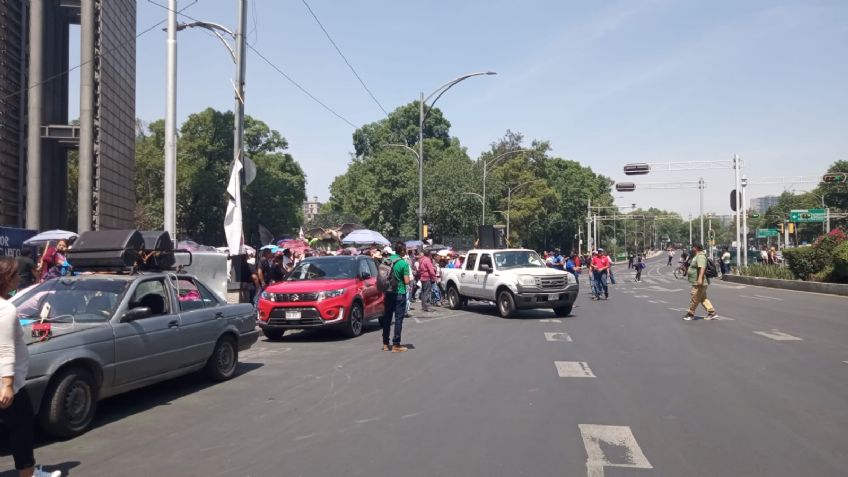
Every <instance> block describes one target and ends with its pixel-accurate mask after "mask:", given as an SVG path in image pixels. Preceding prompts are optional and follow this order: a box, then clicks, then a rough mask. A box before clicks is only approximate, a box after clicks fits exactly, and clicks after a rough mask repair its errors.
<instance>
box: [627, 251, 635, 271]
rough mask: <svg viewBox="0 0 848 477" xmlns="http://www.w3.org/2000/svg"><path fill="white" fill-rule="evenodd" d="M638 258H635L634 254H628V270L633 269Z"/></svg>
mask: <svg viewBox="0 0 848 477" xmlns="http://www.w3.org/2000/svg"><path fill="white" fill-rule="evenodd" d="M635 258H636V257H634V256H633V254H632V253H628V254H627V269H628V270H631V269H632V268H633V259H635Z"/></svg>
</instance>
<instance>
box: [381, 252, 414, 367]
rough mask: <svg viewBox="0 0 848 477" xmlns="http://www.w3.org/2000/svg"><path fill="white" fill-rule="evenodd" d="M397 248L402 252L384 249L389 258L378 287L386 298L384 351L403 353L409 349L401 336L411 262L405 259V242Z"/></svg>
mask: <svg viewBox="0 0 848 477" xmlns="http://www.w3.org/2000/svg"><path fill="white" fill-rule="evenodd" d="M397 249H398V250H399V251H400V253H397V252H395V251H394V250H392V248H391V247H389V246H386V247H385V248H384V249H383V256H384V257H388V258H385V259H384V261H383V264H382V265H380V269H379V271H378V273H377V288H378V289H380V290H381V291H382V292H383V299H384V302H383V303H384V309H383V315H382V316H381V317H380V326H381V327H382V328H383V351H391V352H392V353H403V352H404V351H407V348H406V346H402V345H401V344H400V338H401V331H402V330H403V318H404V316H405V315H406V293H407V288H408V285H409V282H410V272H409V264H407V262H406V260H404V259H403V255H406V246H405V244H403V243H399V244H398V245H397ZM392 317H394V322H395V333H394V337H393V339H392V346H391V347H389V334H390V331H391V327H392Z"/></svg>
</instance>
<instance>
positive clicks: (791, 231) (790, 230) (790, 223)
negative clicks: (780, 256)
mask: <svg viewBox="0 0 848 477" xmlns="http://www.w3.org/2000/svg"><path fill="white" fill-rule="evenodd" d="M789 233H790V234H793V233H795V222H789Z"/></svg>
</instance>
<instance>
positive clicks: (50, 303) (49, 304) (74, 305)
mask: <svg viewBox="0 0 848 477" xmlns="http://www.w3.org/2000/svg"><path fill="white" fill-rule="evenodd" d="M129 283H130V280H122V279H109V278H103V279H99V278H98V279H85V280H79V279H70V278H55V279H53V280H48V281H46V282H44V283H42V284H40V285H38V286H35V287H32V288H30V289H29V290H27V291H26V292H24V293H23V294H22V295H21V296H18V297H15V299H14V303H15V307H16V308H17V309H18V319H19V320H22V321H29V320H40V319H41V318H42V314H43V315H44V316H43V318H44V319H45V320H50V321H56V322H65V321H67V322H77V323H105V322H107V321H109V319H110V318H111V317H112V315H113V314H114V313H115V309H116V308H117V307H118V304H119V303H120V302H121V297H122V296H123V294H124V292H125V291H126V289H127V286H128V285H129Z"/></svg>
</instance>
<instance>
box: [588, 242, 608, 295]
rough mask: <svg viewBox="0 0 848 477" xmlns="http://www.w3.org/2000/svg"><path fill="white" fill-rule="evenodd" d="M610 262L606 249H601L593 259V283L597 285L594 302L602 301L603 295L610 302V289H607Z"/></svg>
mask: <svg viewBox="0 0 848 477" xmlns="http://www.w3.org/2000/svg"><path fill="white" fill-rule="evenodd" d="M609 268H610V260H609V257H607V254H606V252H605V251H604V249H602V248H599V249H598V254H597V255H595V257H594V258H592V273H593V275H594V277H593V282H594V284H595V288H594V294H593V296H592V299H593V300H600V299H601V293H602V292H603V294H604V299H605V300H609V288H608V287H607V274H608V273H609Z"/></svg>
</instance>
